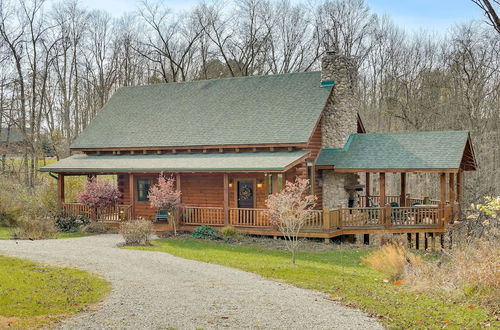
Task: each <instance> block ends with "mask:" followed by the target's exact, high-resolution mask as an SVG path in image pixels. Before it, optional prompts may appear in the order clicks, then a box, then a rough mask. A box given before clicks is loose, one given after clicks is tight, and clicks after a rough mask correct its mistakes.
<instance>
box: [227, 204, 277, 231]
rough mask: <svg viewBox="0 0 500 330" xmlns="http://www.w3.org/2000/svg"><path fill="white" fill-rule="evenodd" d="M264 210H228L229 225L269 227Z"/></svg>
mask: <svg viewBox="0 0 500 330" xmlns="http://www.w3.org/2000/svg"><path fill="white" fill-rule="evenodd" d="M265 211H266V210H265V209H247V208H230V209H229V224H230V225H232V226H245V227H270V226H271V223H270V222H269V217H268V216H267V215H266V213H265Z"/></svg>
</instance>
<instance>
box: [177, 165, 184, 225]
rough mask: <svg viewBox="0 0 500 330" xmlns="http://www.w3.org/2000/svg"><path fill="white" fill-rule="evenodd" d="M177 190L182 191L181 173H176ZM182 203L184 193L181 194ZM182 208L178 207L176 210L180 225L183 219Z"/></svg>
mask: <svg viewBox="0 0 500 330" xmlns="http://www.w3.org/2000/svg"><path fill="white" fill-rule="evenodd" d="M175 190H176V191H181V174H180V173H175ZM181 205H182V194H181ZM182 213H183V212H182V208H181V207H178V208H177V209H176V210H175V217H176V219H175V220H176V221H177V223H178V224H179V225H180V223H181V220H182Z"/></svg>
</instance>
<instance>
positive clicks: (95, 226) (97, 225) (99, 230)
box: [80, 221, 118, 234]
mask: <svg viewBox="0 0 500 330" xmlns="http://www.w3.org/2000/svg"><path fill="white" fill-rule="evenodd" d="M80 230H81V231H82V232H84V233H89V234H114V233H117V232H118V228H115V227H113V226H111V225H110V224H107V223H104V222H98V221H93V222H90V223H89V224H88V225H85V226H83V227H82V228H81V229H80Z"/></svg>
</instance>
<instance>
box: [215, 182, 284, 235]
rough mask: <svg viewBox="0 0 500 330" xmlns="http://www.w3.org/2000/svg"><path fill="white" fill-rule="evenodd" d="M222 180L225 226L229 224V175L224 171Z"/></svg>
mask: <svg viewBox="0 0 500 330" xmlns="http://www.w3.org/2000/svg"><path fill="white" fill-rule="evenodd" d="M223 181H224V226H227V225H229V177H228V175H227V173H224V179H223ZM273 188H274V186H273Z"/></svg>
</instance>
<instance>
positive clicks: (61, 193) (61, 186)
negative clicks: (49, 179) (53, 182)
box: [57, 173, 64, 207]
mask: <svg viewBox="0 0 500 330" xmlns="http://www.w3.org/2000/svg"><path fill="white" fill-rule="evenodd" d="M57 197H58V204H59V207H62V205H63V203H64V174H62V173H59V175H58V176H57Z"/></svg>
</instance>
